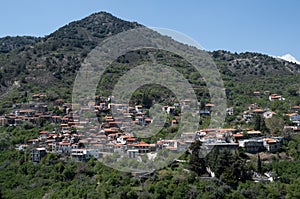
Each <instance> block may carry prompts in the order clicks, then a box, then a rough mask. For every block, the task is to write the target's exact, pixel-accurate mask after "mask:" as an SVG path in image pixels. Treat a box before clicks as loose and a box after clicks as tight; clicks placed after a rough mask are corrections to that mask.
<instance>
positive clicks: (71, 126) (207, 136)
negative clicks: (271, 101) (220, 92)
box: [0, 94, 300, 162]
mask: <svg viewBox="0 0 300 199" xmlns="http://www.w3.org/2000/svg"><path fill="white" fill-rule="evenodd" d="M257 95H258V94H257ZM271 96H273V97H274V96H275V94H272V95H271ZM46 98H47V96H46V95H44V94H35V95H33V97H32V100H31V101H30V102H29V103H24V104H14V106H13V111H12V112H11V113H10V114H7V115H4V116H1V117H0V125H2V126H4V125H9V126H17V125H20V124H22V123H23V122H26V121H27V122H31V123H33V124H39V123H40V122H43V121H47V122H50V123H53V124H56V126H57V128H55V129H54V130H53V131H41V132H39V136H38V137H37V138H35V139H31V140H27V143H26V144H23V145H18V146H17V148H18V149H19V150H24V149H26V148H27V147H30V148H31V149H32V161H34V162H39V161H40V160H41V159H42V158H43V156H45V154H46V153H56V154H59V155H61V156H62V157H67V156H68V157H71V158H72V159H74V160H78V161H83V160H87V159H89V158H90V157H92V156H94V157H96V158H104V157H106V156H108V155H113V154H115V153H119V154H122V155H123V156H126V157H128V158H140V157H141V156H144V155H146V156H148V158H153V157H155V154H156V153H157V152H158V151H159V150H162V149H166V150H170V151H174V152H182V151H185V150H187V149H188V146H189V144H191V143H192V142H194V141H195V140H196V139H199V140H200V141H201V142H202V143H203V146H205V147H208V148H212V147H218V148H220V149H225V148H226V149H236V148H238V147H242V148H244V149H245V151H246V152H249V153H257V152H261V151H268V152H271V153H274V152H277V151H280V149H281V146H282V143H283V142H284V139H283V138H282V137H266V136H262V133H261V132H260V131H253V130H251V129H245V130H237V129H233V128H228V129H223V128H217V129H204V130H199V131H197V132H184V133H182V134H181V136H180V138H177V139H160V140H158V141H156V142H155V143H146V142H143V141H141V140H140V139H138V138H137V137H136V136H135V135H134V134H133V133H129V132H132V129H133V128H135V127H136V125H138V126H147V125H149V124H151V123H152V122H153V121H152V118H150V117H149V115H148V113H147V111H148V110H146V109H145V108H144V107H143V106H141V105H136V106H129V105H127V104H116V103H113V97H112V96H110V97H109V98H103V97H99V96H97V97H95V98H93V99H82V100H81V102H80V103H79V104H71V103H64V102H63V100H61V99H57V100H55V101H54V102H46ZM278 99H279V98H278ZM189 103H190V101H189V100H185V101H184V102H183V104H179V103H174V104H173V105H172V106H163V107H162V109H163V111H164V112H165V113H167V114H170V115H173V116H174V115H175V114H178V113H177V112H178V111H177V110H178V108H181V109H182V108H188V106H189ZM214 106H215V104H210V103H207V104H205V105H204V106H203V107H202V108H200V109H199V114H200V115H210V113H211V112H212V111H213V108H214ZM49 107H51V108H49ZM72 107H79V109H76V110H72ZM49 109H50V110H49ZM112 110H114V112H115V113H116V114H114V116H115V117H113V116H112V114H111V113H112ZM299 110H300V107H299V106H295V107H293V111H294V112H293V113H289V116H290V120H291V121H292V122H293V123H295V124H296V125H295V126H293V128H298V126H299V121H300V117H299V115H298V111H299ZM226 111H227V114H228V115H232V114H233V108H228V109H227V110H226ZM256 114H260V115H262V116H263V117H265V118H270V117H272V116H273V115H274V114H276V113H274V112H272V111H270V110H265V109H262V108H261V107H260V106H259V105H258V104H251V105H249V108H248V110H247V111H245V112H244V114H243V119H244V120H245V121H248V120H250V119H251V118H252V117H253V116H254V115H256ZM95 115H97V116H98V117H94V116H95ZM95 118H97V119H96V120H95ZM118 118H126V119H122V120H120V119H118ZM171 125H175V126H176V125H178V119H177V117H176V116H174V117H173V120H172V121H171ZM287 128H289V127H287ZM299 129H300V128H299ZM293 130H297V129H293ZM149 154H152V155H151V156H149ZM153 154H154V155H153Z"/></svg>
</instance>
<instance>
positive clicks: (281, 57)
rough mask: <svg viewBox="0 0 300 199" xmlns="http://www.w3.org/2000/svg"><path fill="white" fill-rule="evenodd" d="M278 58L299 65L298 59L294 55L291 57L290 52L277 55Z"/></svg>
mask: <svg viewBox="0 0 300 199" xmlns="http://www.w3.org/2000/svg"><path fill="white" fill-rule="evenodd" d="M278 58H279V59H283V60H285V61H288V62H293V63H296V64H299V65H300V61H298V60H297V59H296V58H295V57H293V56H292V55H291V54H285V55H282V56H278Z"/></svg>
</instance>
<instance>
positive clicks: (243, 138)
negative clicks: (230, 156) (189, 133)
mask: <svg viewBox="0 0 300 199" xmlns="http://www.w3.org/2000/svg"><path fill="white" fill-rule="evenodd" d="M196 137H197V138H198V139H199V140H200V141H201V142H202V143H203V146H208V147H217V148H219V149H221V150H222V149H228V150H234V149H237V148H238V147H241V148H244V149H245V151H246V152H248V153H258V152H262V151H268V152H270V153H275V152H278V151H280V149H281V146H282V144H283V143H284V138H283V137H266V136H262V132H261V131H254V130H250V129H244V130H237V129H233V128H229V129H223V128H220V129H204V130H201V131H198V132H196Z"/></svg>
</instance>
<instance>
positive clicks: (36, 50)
mask: <svg viewBox="0 0 300 199" xmlns="http://www.w3.org/2000/svg"><path fill="white" fill-rule="evenodd" d="M137 27H143V25H141V24H138V23H136V22H127V21H124V20H122V19H119V18H117V17H114V16H113V15H111V14H109V13H106V12H99V13H95V14H92V15H90V16H88V17H86V18H84V19H81V20H78V21H74V22H71V23H69V24H68V25H65V26H63V27H61V28H59V29H58V30H57V31H55V32H53V33H51V34H49V35H48V36H45V37H42V38H35V37H5V38H0V44H1V46H0V66H1V67H0V97H1V99H2V100H1V102H0V113H1V112H3V111H5V110H6V109H7V108H9V107H11V105H12V103H15V102H23V101H26V96H30V95H31V94H33V93H47V96H48V97H49V99H50V100H51V99H53V100H55V99H57V98H63V99H67V100H70V98H71V94H72V93H71V92H72V86H73V81H74V79H75V77H76V72H77V71H78V69H79V68H80V66H81V63H82V62H83V60H84V59H85V58H86V56H87V54H88V53H89V52H90V51H91V50H92V49H93V48H95V47H96V46H97V45H98V44H99V42H101V41H103V39H105V38H107V37H109V36H111V35H115V34H118V33H120V32H122V31H126V30H130V29H134V28H137ZM209 53H210V55H211V56H212V58H213V59H214V61H215V62H216V64H217V66H218V68H219V70H220V72H221V74H222V77H223V79H224V81H225V86H227V87H228V88H229V89H230V90H231V91H232V92H231V93H233V94H234V93H240V95H241V96H237V95H232V97H243V96H246V94H248V93H249V92H251V91H252V90H253V89H255V88H257V89H258V88H260V89H264V90H266V89H268V90H271V91H273V92H279V93H280V92H283V93H284V92H286V90H287V88H286V85H289V87H291V89H292V88H293V87H297V86H298V85H295V84H294V83H295V82H297V80H296V79H295V78H297V77H298V75H299V73H300V66H299V65H297V64H295V63H292V62H288V61H285V60H282V59H275V58H273V57H270V56H267V55H263V54H259V53H250V52H245V53H240V54H238V53H231V52H228V51H221V50H220V51H214V52H209ZM154 56H156V58H157V60H161V63H162V64H164V63H167V62H169V64H170V65H172V66H174V67H175V68H176V69H177V70H179V71H180V72H183V73H185V76H186V77H187V78H191V79H190V82H192V83H193V86H194V87H197V88H199V92H198V95H200V96H206V95H205V94H203V92H204V90H205V89H204V88H203V86H205V83H203V82H201V81H199V80H197V78H195V77H197V75H196V76H194V77H192V76H193V75H192V74H194V73H195V72H193V73H191V71H192V69H186V65H187V64H188V63H186V62H184V61H183V60H181V59H180V58H178V57H177V58H176V57H175V56H171V55H168V53H166V52H164V53H160V52H158V53H156V54H155V53H154ZM137 58H138V59H140V62H141V61H143V60H144V61H145V60H150V57H149V55H148V53H147V50H145V51H143V52H142V51H139V52H133V53H129V54H128V55H124V56H122V57H120V58H119V59H118V60H116V63H115V64H114V65H115V66H114V67H116V69H111V71H110V73H109V74H108V76H106V78H104V79H105V81H104V84H105V85H103V86H102V87H100V88H101V89H102V88H103V89H104V88H111V86H113V85H114V83H115V82H114V81H116V78H113V77H114V76H120V74H122V73H121V72H120V71H123V72H124V69H126V70H128V69H130V67H132V66H133V65H134V63H138V61H137ZM174 63H175V64H174ZM124 66H125V67H124ZM118 67H119V68H118ZM112 71H113V72H112ZM278 74H280V78H281V80H280V81H279V82H280V85H281V86H276V85H277V84H276V85H275V84H274V82H273V80H274V79H277V78H278ZM283 79H284V80H283ZM294 79H295V81H292V80H294ZM286 81H291V82H292V83H291V82H288V83H287V82H286ZM266 82H269V83H268V84H265V83H266ZM258 83H260V84H259V85H257V84H258ZM233 85H234V86H233ZM240 85H242V86H240ZM239 86H240V87H241V88H242V89H237V88H239ZM298 87H299V86H298ZM246 88H247V89H246ZM241 90H243V91H241ZM207 96H208V95H207ZM229 99H230V98H229Z"/></svg>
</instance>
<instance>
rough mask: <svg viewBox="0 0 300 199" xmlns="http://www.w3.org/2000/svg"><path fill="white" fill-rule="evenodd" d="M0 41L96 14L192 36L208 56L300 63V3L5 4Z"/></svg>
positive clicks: (54, 0) (97, 0) (11, 0)
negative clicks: (224, 53) (218, 53)
mask: <svg viewBox="0 0 300 199" xmlns="http://www.w3.org/2000/svg"><path fill="white" fill-rule="evenodd" d="M0 7H1V8H2V9H1V12H0V27H1V28H0V37H3V36H7V35H10V36H15V35H32V36H44V35H48V34H50V33H51V32H53V31H55V30H56V29H58V28H59V27H61V26H63V25H65V24H67V23H69V22H72V21H74V20H78V19H81V18H84V17H86V16H88V15H90V14H92V13H94V12H99V11H107V12H110V13H112V14H113V15H115V16H117V17H119V18H122V19H124V20H129V21H136V22H138V23H141V24H143V25H146V26H149V27H161V28H169V29H173V30H176V31H179V32H181V33H184V34H186V35H188V36H189V37H191V38H193V39H194V40H196V41H197V42H198V43H199V44H200V45H201V46H203V47H204V48H205V49H207V50H217V49H223V50H229V51H232V52H244V51H251V52H261V53H265V54H269V55H275V56H279V55H283V54H287V53H290V54H292V55H293V56H294V57H296V58H297V59H298V60H300V24H299V19H300V12H299V9H300V1H298V0H286V1H284V0H251V1H250V0H249V1H242V0H227V1H225V0H206V1H202V0H189V1H179V0H26V1H25V0H3V1H1V2H0Z"/></svg>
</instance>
